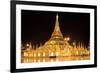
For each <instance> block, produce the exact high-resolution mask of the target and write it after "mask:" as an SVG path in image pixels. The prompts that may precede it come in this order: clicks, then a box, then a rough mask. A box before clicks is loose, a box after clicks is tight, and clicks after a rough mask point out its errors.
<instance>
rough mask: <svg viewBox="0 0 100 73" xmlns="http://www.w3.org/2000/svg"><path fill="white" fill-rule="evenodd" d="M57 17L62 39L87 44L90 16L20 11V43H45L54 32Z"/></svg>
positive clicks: (87, 14)
mask: <svg viewBox="0 0 100 73" xmlns="http://www.w3.org/2000/svg"><path fill="white" fill-rule="evenodd" d="M57 13H58V15H59V23H60V29H61V32H62V34H63V36H64V37H67V36H69V37H70V40H71V42H73V41H76V42H79V41H80V42H83V43H84V44H85V45H88V43H89V39H90V38H89V37H90V14H89V13H71V12H50V11H48V12H47V11H31V10H22V11H21V21H22V22H21V28H22V29H21V31H22V32H21V34H22V35H21V39H22V43H26V42H30V41H31V42H32V43H33V44H39V43H40V42H41V43H44V42H46V41H47V40H48V39H49V38H50V37H51V34H52V32H53V30H54V26H55V19H56V18H55V17H56V14H57Z"/></svg>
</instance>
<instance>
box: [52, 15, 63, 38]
mask: <svg viewBox="0 0 100 73" xmlns="http://www.w3.org/2000/svg"><path fill="white" fill-rule="evenodd" d="M53 36H60V37H63V35H62V33H61V31H60V27H59V16H58V14H57V15H56V22H55V27H54V31H53V33H52V37H53Z"/></svg>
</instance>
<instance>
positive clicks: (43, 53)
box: [21, 15, 90, 63]
mask: <svg viewBox="0 0 100 73" xmlns="http://www.w3.org/2000/svg"><path fill="white" fill-rule="evenodd" d="M58 19H59V17H58V15H57V16H56V22H55V28H54V31H53V33H52V35H51V38H50V39H49V40H48V41H47V42H45V44H44V45H41V44H40V46H39V47H38V46H36V47H34V46H32V44H31V43H27V44H26V46H24V47H23V46H22V51H21V62H22V63H31V62H51V61H55V62H56V61H68V60H69V61H71V60H89V59H90V50H89V48H87V47H84V46H83V44H82V43H80V44H79V45H76V44H75V42H74V43H73V45H70V44H69V41H70V37H65V38H64V37H63V35H62V32H61V30H60V27H59V21H58ZM23 48H24V49H23Z"/></svg>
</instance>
